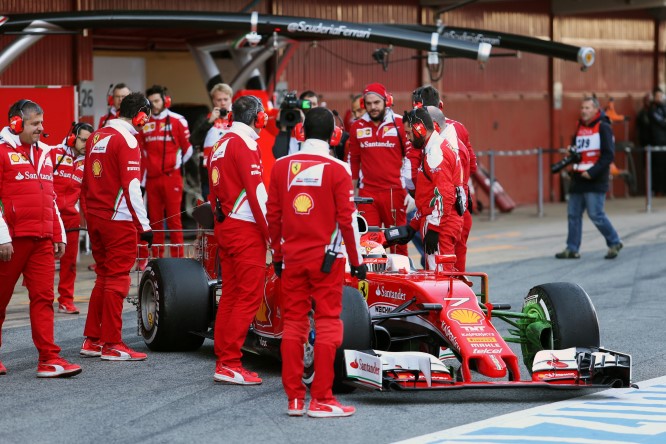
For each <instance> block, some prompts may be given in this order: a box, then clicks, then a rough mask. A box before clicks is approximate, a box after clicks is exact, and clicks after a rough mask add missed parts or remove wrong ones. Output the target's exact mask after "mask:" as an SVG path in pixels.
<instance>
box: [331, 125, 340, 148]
mask: <svg viewBox="0 0 666 444" xmlns="http://www.w3.org/2000/svg"><path fill="white" fill-rule="evenodd" d="M341 140H342V129H340V127H339V126H336V127H335V129H334V130H333V134H331V140H329V141H328V144H329V145H331V146H338V145H340V141H341Z"/></svg>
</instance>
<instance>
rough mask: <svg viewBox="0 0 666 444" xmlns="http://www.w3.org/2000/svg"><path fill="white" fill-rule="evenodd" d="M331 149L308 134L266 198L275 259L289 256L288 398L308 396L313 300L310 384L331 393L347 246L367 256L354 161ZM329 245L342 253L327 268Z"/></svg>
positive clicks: (315, 392)
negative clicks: (306, 347)
mask: <svg viewBox="0 0 666 444" xmlns="http://www.w3.org/2000/svg"><path fill="white" fill-rule="evenodd" d="M328 153H329V146H328V143H326V142H324V141H322V140H316V139H308V140H306V141H305V142H304V143H303V144H302V147H301V150H300V151H299V152H298V153H296V154H292V155H289V156H286V157H283V158H281V159H279V160H278V161H277V162H276V163H275V165H274V166H273V171H272V174H271V181H270V191H269V193H268V202H267V204H266V207H267V210H268V211H267V217H268V228H269V232H270V237H271V248H272V250H273V261H274V262H282V263H283V270H282V278H281V285H282V287H281V292H282V295H283V298H282V304H283V305H282V316H283V320H284V330H283V333H282V344H281V354H282V383H283V385H284V389H285V392H286V394H287V397H288V398H289V399H294V398H298V399H303V398H305V386H304V385H303V382H302V381H301V376H302V374H303V344H304V343H305V341H306V340H307V335H308V332H309V328H310V324H309V321H308V312H309V311H310V310H311V309H312V302H313V301H314V304H315V314H314V320H315V328H316V331H317V340H316V341H315V353H314V356H315V362H314V366H315V377H314V381H313V382H312V387H311V389H310V392H311V396H312V398H316V399H329V398H332V397H333V394H332V391H331V389H332V385H333V376H334V368H333V363H334V361H335V352H336V350H337V348H338V347H339V346H340V344H341V343H342V322H341V321H340V312H341V310H342V284H343V281H344V259H343V252H342V250H343V248H345V249H346V251H347V255H348V257H349V261H350V263H351V265H354V266H359V265H360V264H362V263H363V257H362V256H361V247H360V236H359V232H358V226H357V222H356V214H357V212H356V208H355V207H354V203H353V197H354V191H353V185H352V181H351V175H350V171H349V167H348V166H347V164H345V163H344V162H341V161H339V160H337V159H335V158H334V157H331V156H330V155H329V154H328ZM287 227H288V228H287ZM303 233H307V236H304V235H303ZM343 241H344V247H343ZM327 251H331V252H333V253H334V254H336V255H337V259H335V260H334V264H333V266H332V268H331V271H330V272H328V273H325V272H322V271H321V267H322V262H323V260H324V257H325V255H326V252H327Z"/></svg>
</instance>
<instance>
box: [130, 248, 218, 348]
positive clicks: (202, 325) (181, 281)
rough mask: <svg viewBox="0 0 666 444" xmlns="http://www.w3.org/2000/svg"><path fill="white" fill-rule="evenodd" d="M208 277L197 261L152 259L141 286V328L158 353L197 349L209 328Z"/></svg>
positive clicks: (145, 339) (145, 338) (144, 273)
mask: <svg viewBox="0 0 666 444" xmlns="http://www.w3.org/2000/svg"><path fill="white" fill-rule="evenodd" d="M209 298H210V291H209V288H208V278H207V276H206V273H205V272H204V269H203V267H202V266H201V264H200V263H199V262H197V261H195V260H194V259H182V258H167V259H156V260H152V261H150V262H149V263H148V265H147V266H146V269H145V271H144V272H143V275H142V276H141V282H140V284H139V298H138V299H139V305H138V317H139V329H140V332H141V335H142V336H143V339H144V341H145V343H146V345H148V348H150V349H151V350H155V351H185V350H196V349H198V348H199V347H201V344H203V341H204V337H203V336H199V335H197V334H193V333H192V332H201V333H202V334H203V333H205V332H206V330H207V329H208V324H209V322H210V316H211V314H210V313H209V312H210V302H209Z"/></svg>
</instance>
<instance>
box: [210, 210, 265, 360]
mask: <svg viewBox="0 0 666 444" xmlns="http://www.w3.org/2000/svg"><path fill="white" fill-rule="evenodd" d="M215 238H216V239H217V242H218V244H219V246H220V247H219V248H220V257H221V264H222V296H221V297H220V304H219V306H218V308H217V316H216V318H215V354H216V355H217V360H218V362H220V363H222V365H226V366H228V367H241V356H242V353H241V347H242V346H243V343H244V342H245V338H246V337H247V332H248V329H249V328H250V324H251V323H252V320H253V319H254V317H255V315H256V314H257V310H259V306H260V305H261V298H262V297H263V294H264V283H265V281H266V239H264V236H263V234H262V233H261V231H260V230H259V228H258V227H257V224H255V223H253V222H245V221H241V220H237V219H232V218H230V217H227V218H226V219H225V220H224V222H223V223H221V224H215Z"/></svg>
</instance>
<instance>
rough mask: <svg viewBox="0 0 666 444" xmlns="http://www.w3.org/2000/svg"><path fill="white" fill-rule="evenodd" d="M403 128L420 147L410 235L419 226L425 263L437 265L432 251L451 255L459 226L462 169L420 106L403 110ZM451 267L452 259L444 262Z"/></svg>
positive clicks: (463, 202)
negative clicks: (421, 152) (406, 111)
mask: <svg viewBox="0 0 666 444" xmlns="http://www.w3.org/2000/svg"><path fill="white" fill-rule="evenodd" d="M403 120H404V122H405V131H406V132H407V137H408V138H409V139H410V140H411V142H412V144H413V145H414V148H416V149H422V150H423V154H422V156H421V158H422V161H421V167H420V168H419V172H418V176H417V178H416V183H417V186H416V195H415V197H416V214H415V215H414V218H413V219H412V220H411V222H410V224H409V225H408V231H409V233H410V236H409V238H408V239H405V242H407V241H408V240H409V239H410V238H411V237H412V236H413V235H414V233H415V232H416V231H417V230H419V231H420V232H421V235H422V236H423V246H424V248H425V253H426V265H427V267H428V269H429V270H433V269H435V267H436V263H435V255H438V254H441V255H453V254H454V246H455V243H456V241H457V239H458V238H459V237H460V233H461V229H462V214H463V213H464V211H466V203H467V197H466V196H465V194H464V190H463V187H462V180H463V172H462V167H461V165H460V159H459V157H458V153H457V152H456V151H455V149H454V147H452V146H451V144H450V143H449V142H448V141H447V140H445V139H444V138H442V136H440V135H439V134H438V133H437V132H436V131H435V128H434V125H433V122H432V118H431V117H430V114H428V112H427V111H426V110H425V109H423V108H415V109H413V110H412V111H410V112H409V113H406V114H405V116H404V118H403ZM443 269H444V270H445V271H453V269H454V265H453V263H446V264H443Z"/></svg>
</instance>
